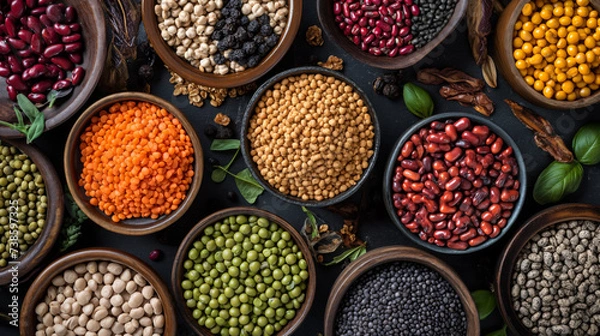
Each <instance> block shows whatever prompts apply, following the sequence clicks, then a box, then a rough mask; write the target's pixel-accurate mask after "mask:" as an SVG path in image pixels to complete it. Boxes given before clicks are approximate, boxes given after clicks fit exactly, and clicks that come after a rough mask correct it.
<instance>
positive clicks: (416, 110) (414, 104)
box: [402, 83, 433, 119]
mask: <svg viewBox="0 0 600 336" xmlns="http://www.w3.org/2000/svg"><path fill="white" fill-rule="evenodd" d="M402 96H403V99H404V105H406V108H408V110H409V111H410V112H411V113H412V114H414V115H416V116H417V117H419V118H421V119H424V118H427V117H429V116H431V114H432V113H433V100H431V96H430V95H429V93H427V91H425V90H424V89H422V88H421V87H419V86H417V85H415V84H412V83H406V84H404V88H403V89H402Z"/></svg>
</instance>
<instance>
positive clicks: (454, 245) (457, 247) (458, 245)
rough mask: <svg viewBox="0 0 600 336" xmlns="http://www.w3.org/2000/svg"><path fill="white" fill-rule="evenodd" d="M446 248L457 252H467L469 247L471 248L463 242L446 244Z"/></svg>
mask: <svg viewBox="0 0 600 336" xmlns="http://www.w3.org/2000/svg"><path fill="white" fill-rule="evenodd" d="M446 246H448V247H449V248H451V249H455V250H466V249H467V247H469V245H468V244H467V243H465V242H463V241H449V242H447V243H446Z"/></svg>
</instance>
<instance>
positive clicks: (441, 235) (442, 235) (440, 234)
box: [433, 230, 452, 240]
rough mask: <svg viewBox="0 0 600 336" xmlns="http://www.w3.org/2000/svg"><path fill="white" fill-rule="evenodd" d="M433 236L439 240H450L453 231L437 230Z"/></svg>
mask: <svg viewBox="0 0 600 336" xmlns="http://www.w3.org/2000/svg"><path fill="white" fill-rule="evenodd" d="M433 237H434V238H435V239H438V240H448V239H450V237H452V233H451V232H450V231H449V230H436V231H433Z"/></svg>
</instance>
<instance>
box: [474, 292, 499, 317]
mask: <svg viewBox="0 0 600 336" xmlns="http://www.w3.org/2000/svg"><path fill="white" fill-rule="evenodd" d="M471 297H473V301H475V306H477V312H478V313H479V319H480V320H483V319H485V318H486V317H488V316H489V315H490V314H491V313H492V312H493V311H494V309H495V308H496V298H495V297H494V294H492V292H490V291H489V290H483V289H482V290H476V291H474V292H472V293H471Z"/></svg>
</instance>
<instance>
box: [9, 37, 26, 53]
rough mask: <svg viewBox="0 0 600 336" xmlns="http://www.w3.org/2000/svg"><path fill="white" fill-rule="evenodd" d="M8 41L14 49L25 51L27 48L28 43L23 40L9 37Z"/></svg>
mask: <svg viewBox="0 0 600 336" xmlns="http://www.w3.org/2000/svg"><path fill="white" fill-rule="evenodd" d="M7 41H8V44H9V45H10V46H11V47H13V48H15V49H17V50H21V49H25V48H26V47H27V43H25V41H23V40H19V39H16V38H12V37H9V38H8V40H7Z"/></svg>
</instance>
